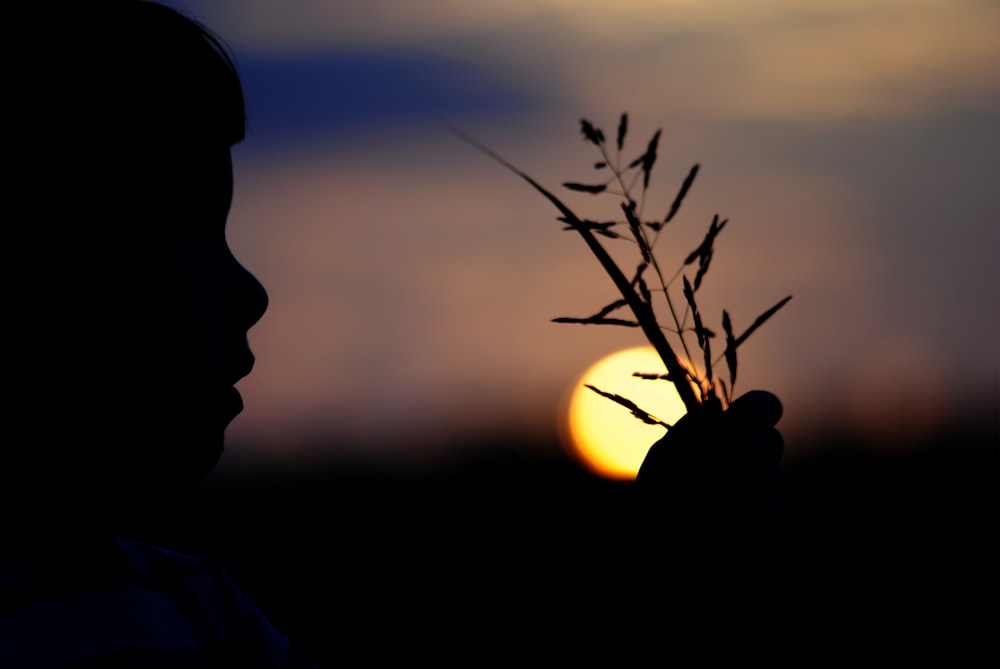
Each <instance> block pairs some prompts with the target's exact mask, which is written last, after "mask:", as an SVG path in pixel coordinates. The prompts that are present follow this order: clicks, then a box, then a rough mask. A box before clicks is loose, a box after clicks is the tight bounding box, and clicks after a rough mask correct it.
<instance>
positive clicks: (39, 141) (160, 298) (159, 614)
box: [0, 0, 313, 668]
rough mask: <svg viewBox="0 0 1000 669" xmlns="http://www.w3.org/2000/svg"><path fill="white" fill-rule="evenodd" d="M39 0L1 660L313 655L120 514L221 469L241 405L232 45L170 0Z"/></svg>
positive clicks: (24, 119) (18, 94) (237, 120)
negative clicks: (124, 523)
mask: <svg viewBox="0 0 1000 669" xmlns="http://www.w3.org/2000/svg"><path fill="white" fill-rule="evenodd" d="M19 11H20V12H21V13H19V14H18V16H17V20H16V21H13V20H12V23H13V24H14V25H18V26H21V27H22V28H24V29H25V30H27V31H30V32H31V33H32V34H34V35H35V36H36V42H35V45H34V47H35V49H34V50H31V51H26V52H25V53H23V54H22V59H21V61H20V62H19V65H18V67H17V68H15V70H16V73H15V74H14V77H13V84H12V87H11V90H10V91H9V92H8V96H9V97H8V99H9V100H10V101H11V105H10V106H11V107H12V111H13V112H14V121H12V124H11V127H12V128H16V134H17V135H18V137H17V141H16V142H15V147H16V148H15V150H14V151H15V156H14V160H13V161H12V162H13V164H15V165H17V167H18V168H19V169H18V170H17V174H16V175H15V176H14V177H13V179H12V181H11V182H10V183H8V188H9V190H8V195H9V196H10V198H11V199H13V200H16V201H19V202H20V203H21V204H22V205H23V208H22V209H21V216H22V217H24V219H25V220H26V221H27V223H25V224H23V225H20V226H19V228H18V230H16V231H13V232H12V234H11V235H10V236H8V242H9V243H10V244H11V246H10V248H12V249H15V250H17V252H18V254H19V258H18V262H16V263H14V264H13V265H12V266H11V267H9V268H8V269H10V270H12V274H15V275H16V276H15V277H14V282H13V283H11V284H8V285H17V286H19V290H18V291H17V293H18V294H17V295H16V296H14V297H13V299H12V303H13V304H12V313H11V314H10V315H8V319H9V320H8V321H7V322H8V323H11V324H12V325H11V327H10V328H8V332H7V334H6V336H5V338H6V343H7V345H8V350H9V351H11V352H12V361H11V364H10V365H9V366H8V367H9V370H10V372H9V374H8V380H9V382H10V384H11V385H10V386H9V387H10V388H12V389H13V390H14V393H13V394H14V397H13V398H12V399H11V401H9V402H8V404H7V419H8V423H9V426H10V429H11V433H10V434H11V435H15V434H16V435H18V436H17V437H16V438H13V437H12V438H10V439H7V440H6V444H5V445H4V447H3V463H2V474H0V475H2V477H3V478H2V486H0V487H2V490H3V492H2V494H3V499H2V500H0V501H2V502H3V507H2V508H3V511H2V513H3V518H2V521H3V522H2V523H0V527H2V530H0V531H2V532H3V534H4V536H3V540H4V542H3V546H4V549H3V555H2V559H0V588H2V590H0V594H2V598H0V666H3V667H25V668H30V667H63V666H84V665H85V666H111V665H114V666H120V667H155V666H180V665H183V666H198V667H279V666H280V667H311V666H313V664H312V663H311V661H310V660H309V659H308V658H306V657H305V656H304V654H303V653H302V652H301V651H300V650H299V649H298V647H297V646H296V645H295V644H294V643H293V642H292V641H290V640H289V639H288V638H287V637H286V636H284V635H283V634H281V633H280V632H278V631H277V630H276V629H274V628H273V627H272V626H271V625H270V624H269V622H268V621H267V619H266V618H265V617H264V616H263V615H262V613H261V612H260V610H259V609H258V607H257V606H255V605H254V603H253V602H251V601H250V599H249V598H247V597H246V596H245V595H244V594H243V593H242V592H241V591H240V590H239V589H238V588H236V587H235V586H234V585H233V583H232V582H231V581H230V579H229V578H228V576H227V575H226V573H225V572H224V571H223V570H221V569H220V568H218V567H217V566H216V565H214V564H213V563H211V562H210V561H209V560H205V559H200V558H195V557H190V556H186V555H181V554H178V553H175V552H172V551H170V550H166V549H163V548H160V547H157V546H152V545H148V544H144V543H141V542H137V541H127V540H121V539H117V538H115V537H114V536H113V535H112V534H111V532H110V531H109V529H108V528H107V526H106V524H105V522H104V513H105V511H106V510H108V509H109V508H113V507H114V505H117V504H126V503H128V499H129V495H130V494H131V493H133V492H137V491H148V490H169V489H172V488H175V487H177V486H181V485H184V484H187V483H189V482H192V481H196V480H198V479H199V478H201V477H202V476H204V475H205V474H206V473H207V472H209V471H210V470H211V469H212V468H213V466H214V465H215V463H216V461H217V460H218V458H219V456H220V454H221V453H222V450H223V434H224V431H225V429H226V426H227V425H228V424H229V422H230V421H231V420H232V419H233V418H234V417H235V416H236V415H237V414H238V413H239V412H240V411H241V409H242V402H241V399H240V396H239V393H238V392H237V391H236V389H235V387H234V384H236V382H237V381H238V380H239V379H241V378H242V377H244V376H245V375H247V374H248V373H249V372H250V370H251V368H252V366H253V362H254V358H253V355H252V354H251V352H250V348H249V346H248V343H247V331H248V329H249V328H250V327H251V326H252V325H253V324H254V323H255V322H257V320H258V319H259V318H260V317H261V316H262V315H263V313H264V310H265V308H266V306H267V296H266V293H265V291H264V289H263V288H262V286H261V285H260V283H259V282H258V281H257V280H256V279H255V278H254V277H253V276H252V275H251V274H250V273H249V272H248V271H247V270H246V269H244V267H243V266H242V265H240V263H239V262H238V261H237V260H236V259H235V258H234V257H233V255H232V253H231V252H230V249H229V247H228V245H227V242H226V236H225V230H226V227H225V226H226V219H227V216H228V213H229V207H230V201H231V198H232V193H233V174H232V164H231V160H230V147H231V146H232V145H234V144H235V143H237V142H239V141H240V140H241V139H242V138H243V135H244V129H245V113H244V102H243V97H242V91H241V85H240V81H239V78H238V76H237V73H236V70H235V68H234V65H233V62H232V60H231V59H230V57H229V56H228V55H227V51H226V50H225V48H224V47H223V44H222V42H221V41H219V40H218V39H217V38H216V37H215V36H214V35H213V34H212V33H211V32H209V31H208V30H207V29H206V28H204V27H203V26H202V25H200V24H199V23H198V22H196V21H195V20H193V19H192V18H189V17H188V16H186V15H184V14H182V13H181V12H179V11H177V10H174V9H171V8H168V7H166V6H163V5H159V4H154V3H152V2H144V1H142V0H104V1H101V2H66V3H63V2H55V3H44V7H36V8H32V9H24V10H19Z"/></svg>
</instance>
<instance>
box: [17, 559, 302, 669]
mask: <svg viewBox="0 0 1000 669" xmlns="http://www.w3.org/2000/svg"><path fill="white" fill-rule="evenodd" d="M116 549H117V550H116V553H117V558H118V559H117V560H116V561H115V562H116V564H114V565H111V566H109V567H108V568H106V569H103V570H92V569H87V570H68V571H65V572H62V573H57V572H49V573H42V572H37V573H36V574H35V577H34V578H32V579H30V580H29V581H25V582H22V584H21V587H19V588H18V590H19V592H20V596H19V597H17V598H16V599H17V602H16V603H14V602H13V601H11V600H8V601H7V603H8V604H12V606H9V607H7V608H6V610H3V611H0V666H27V667H32V666H46V662H49V663H51V664H53V666H56V665H60V663H62V664H71V663H72V662H84V661H86V662H95V661H110V660H112V659H115V658H117V659H115V661H119V660H121V658H125V657H126V656H127V657H129V658H130V660H129V661H133V660H135V659H136V658H140V660H139V661H140V664H134V663H133V664H128V662H126V663H125V664H123V665H122V666H125V667H131V666H160V665H159V664H156V662H157V661H160V660H162V659H163V658H165V657H174V658H175V659H176V658H203V659H205V658H211V657H219V658H222V657H225V658H229V659H230V660H235V661H237V665H236V666H241V667H248V668H249V667H260V668H262V669H263V668H267V667H278V666H311V665H309V664H302V665H298V664H295V662H294V658H295V657H296V655H297V654H298V649H297V648H296V646H295V645H294V644H293V643H292V642H291V640H290V639H289V638H288V637H287V636H285V635H284V634H282V633H281V632H280V631H279V630H277V629H275V628H274V627H273V626H272V625H271V623H270V622H269V620H268V619H267V617H266V616H265V615H264V613H263V612H262V611H261V610H260V609H259V607H258V606H257V605H256V604H255V603H254V601H253V600H252V599H251V598H250V597H249V596H247V595H246V594H245V593H244V592H243V591H242V590H241V589H240V588H239V587H237V586H236V584H235V583H234V582H233V580H232V579H231V578H230V576H229V574H228V573H227V572H226V571H225V570H224V569H223V568H222V567H221V566H219V565H218V564H217V563H216V562H215V561H214V560H211V559H208V558H204V557H199V556H194V555H187V554H184V553H180V552H176V551H173V550H170V549H168V548H164V547H161V546H156V545H152V544H148V543H144V542H138V541H119V542H117V544H116ZM5 594H10V593H9V592H8V593H5ZM135 653H139V655H135ZM199 661H200V660H199ZM8 662H10V663H11V664H6V663H8ZM38 662H41V664H38ZM288 662H292V664H291V665H288V664H286V663H288ZM60 666H61V665H60ZM102 666H103V665H102ZM116 666H118V665H116ZM205 666H216V665H215V664H213V663H212V662H210V661H209V662H208V664H206V665H205Z"/></svg>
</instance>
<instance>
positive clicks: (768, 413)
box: [723, 390, 782, 426]
mask: <svg viewBox="0 0 1000 669" xmlns="http://www.w3.org/2000/svg"><path fill="white" fill-rule="evenodd" d="M781 413H782V406H781V400H779V399H778V398H777V396H776V395H773V394H772V393H769V392H767V391H766V390H751V391H749V392H748V393H746V394H744V395H740V396H739V397H737V398H736V399H735V400H733V401H732V403H731V404H730V405H729V408H728V409H726V411H725V413H724V414H723V415H724V416H725V420H726V422H728V423H730V424H732V425H735V426H750V425H764V426H772V425H777V424H778V421H779V420H781Z"/></svg>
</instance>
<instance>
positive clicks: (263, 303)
mask: <svg viewBox="0 0 1000 669" xmlns="http://www.w3.org/2000/svg"><path fill="white" fill-rule="evenodd" d="M230 262H231V265H230V270H231V271H230V272H229V280H228V281H227V283H228V287H229V290H228V291H227V293H228V294H227V295H226V299H225V307H224V311H225V312H226V321H227V322H228V323H230V324H231V325H233V326H236V327H238V328H240V329H242V330H249V329H250V327H251V326H253V325H254V324H255V323H256V322H257V321H259V320H260V319H261V317H262V316H263V315H264V312H265V311H267V305H268V296H267V291H266V290H265V289H264V286H263V284H261V282H260V281H259V280H258V279H257V277H256V276H254V275H253V274H251V273H250V271H249V270H248V269H247V268H246V267H244V266H243V265H242V264H240V262H239V261H238V260H236V258H235V257H233V256H232V254H230Z"/></svg>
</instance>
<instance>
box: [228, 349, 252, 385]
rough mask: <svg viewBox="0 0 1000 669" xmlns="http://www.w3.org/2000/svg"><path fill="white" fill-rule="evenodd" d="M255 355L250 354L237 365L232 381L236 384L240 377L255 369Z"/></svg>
mask: <svg viewBox="0 0 1000 669" xmlns="http://www.w3.org/2000/svg"><path fill="white" fill-rule="evenodd" d="M253 365H254V357H253V356H252V355H251V356H248V357H247V358H244V359H243V360H242V361H241V362H240V363H239V364H238V365H236V367H235V370H234V372H233V376H232V383H233V384H234V385H235V384H236V382H237V381H239V380H240V379H242V378H244V377H246V376H249V374H250V372H252V371H253Z"/></svg>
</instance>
